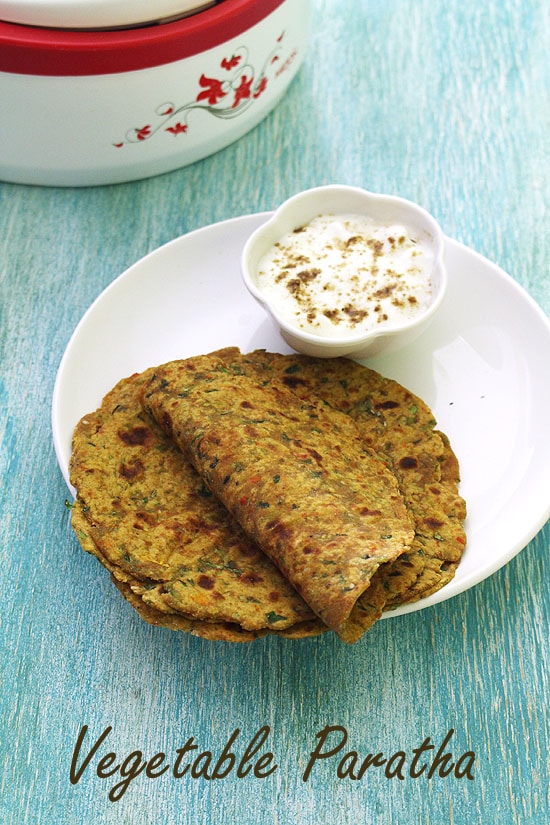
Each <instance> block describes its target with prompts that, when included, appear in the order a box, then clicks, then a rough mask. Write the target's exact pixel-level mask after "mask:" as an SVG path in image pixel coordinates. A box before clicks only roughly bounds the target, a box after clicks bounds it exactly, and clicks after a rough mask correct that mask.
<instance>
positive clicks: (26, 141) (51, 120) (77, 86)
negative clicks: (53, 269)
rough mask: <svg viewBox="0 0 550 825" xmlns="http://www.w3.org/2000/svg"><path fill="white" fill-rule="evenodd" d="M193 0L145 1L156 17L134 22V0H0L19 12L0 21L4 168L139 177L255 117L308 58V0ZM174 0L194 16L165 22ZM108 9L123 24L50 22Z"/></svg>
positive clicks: (61, 175) (185, 158) (91, 19)
mask: <svg viewBox="0 0 550 825" xmlns="http://www.w3.org/2000/svg"><path fill="white" fill-rule="evenodd" d="M198 2H199V0H187V3H186V2H185V0H159V2H156V3H154V2H152V0H141V3H140V4H139V6H138V8H139V12H140V15H141V16H142V18H143V19H144V20H150V19H151V18H150V14H152V13H153V12H152V10H151V9H152V7H154V11H155V13H156V14H158V15H160V16H161V17H162V20H161V21H160V22H158V23H155V24H152V25H151V24H147V25H143V26H139V27H136V26H135V25H134V24H133V23H131V22H130V21H131V20H132V14H134V13H135V7H136V4H137V0H114V3H104V2H100V3H99V5H97V6H96V0H80V5H79V4H78V3H77V0H45V3H44V4H41V3H40V2H39V0H26V2H25V1H24V0H0V17H3V18H6V17H7V15H8V14H11V15H12V17H11V19H10V20H9V22H8V21H7V20H6V19H2V20H0V105H1V109H2V116H1V121H2V124H1V128H0V179H2V180H5V181H11V182H15V183H26V184H38V185H53V186H88V185H99V184H109V183H119V182H124V181H130V180H136V179H139V178H144V177H149V176H151V175H156V174H160V173H163V172H168V171H171V170H173V169H177V168H179V167H181V166H185V165H187V164H190V163H193V162H195V161H197V160H200V159H201V158H204V157H206V156H207V155H210V154H212V153H213V152H216V151H218V150H220V149H222V148H224V147H226V146H228V145H229V144H230V143H232V142H233V141H235V140H237V139H238V138H240V137H241V136H242V135H244V134H245V133H246V132H248V131H249V130H250V129H252V128H253V127H254V126H256V125H257V124H258V123H259V122H260V121H261V120H262V119H263V118H264V117H265V116H266V115H267V114H268V113H269V112H270V111H271V110H272V109H273V108H274V107H275V105H276V104H277V103H278V101H279V100H280V99H281V97H282V95H283V94H284V92H285V91H286V89H287V88H288V86H289V84H290V82H291V81H292V79H293V78H294V76H295V75H296V72H297V71H298V68H299V67H300V65H301V63H302V60H303V58H304V54H305V49H306V45H307V40H308V34H309V25H310V13H311V10H310V5H311V4H310V1H309V0H221V2H218V3H215V4H214V5H210V6H208V7H207V8H203V6H204V2H205V0H203V2H201V3H200V5H201V10H198V11H196V7H197V4H198ZM21 4H22V5H21ZM174 4H175V5H174ZM64 6H68V7H69V8H71V9H72V16H66V17H65V16H64V15H63V7H64ZM143 6H145V7H149V16H147V10H146V8H143ZM10 7H17V8H19V9H20V10H21V8H22V10H23V12H24V13H25V17H24V19H22V20H21V22H18V21H17V20H15V22H12V21H13V20H14V16H17V15H15V12H14V11H13V8H12V9H11V10H10ZM107 7H108V8H109V9H110V16H107V17H103V18H102V17H101V14H100V12H101V8H104V11H105V8H107ZM178 7H179V8H180V9H181V12H182V14H185V15H186V16H184V17H181V18H178V19H175V20H173V19H172V20H169V21H168V22H163V21H164V20H165V19H166V16H167V15H170V16H173V15H174V14H175V9H176V8H178ZM44 8H49V11H50V17H48V16H46V17H44ZM129 8H130V12H129V11H128V9H129ZM194 9H195V13H193V10H194ZM67 14H68V13H67ZM116 14H118V17H117V16H116ZM40 15H42V16H40ZM56 15H57V16H56ZM98 15H99V16H98ZM102 19H107V20H109V22H110V24H113V25H114V24H115V22H116V21H119V25H121V26H122V28H117V29H108V30H98V29H97V28H82V29H78V30H77V29H69V28H65V29H63V28H61V27H58V28H53V27H52V28H49V27H48V28H47V27H46V25H50V24H51V23H52V22H53V21H54V20H61V21H67V20H71V21H72V23H73V24H75V23H76V24H81V25H82V26H88V25H92V24H93V25H95V26H97V25H99V22H100V21H101V20H102ZM29 21H30V22H29ZM34 21H38V22H39V23H40V25H33V24H32V23H33V22H34ZM45 24H46V25H45ZM58 25H59V24H58ZM130 26H133V27H130Z"/></svg>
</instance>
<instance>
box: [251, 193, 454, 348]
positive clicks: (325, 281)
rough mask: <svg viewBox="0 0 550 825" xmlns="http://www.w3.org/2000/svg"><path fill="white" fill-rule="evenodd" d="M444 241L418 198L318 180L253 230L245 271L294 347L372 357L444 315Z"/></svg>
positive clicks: (253, 292)
mask: <svg viewBox="0 0 550 825" xmlns="http://www.w3.org/2000/svg"><path fill="white" fill-rule="evenodd" d="M444 245H445V244H444V235H443V232H442V231H441V228H440V227H439V225H438V224H437V222H436V221H435V219H434V218H433V217H432V216H431V215H430V214H429V213H428V212H426V211H425V210H424V209H423V208H422V207H420V206H418V205H417V204H415V203H413V202H411V201H408V200H405V199H403V198H399V197H396V196H392V195H380V194H374V193H372V192H368V191H367V190H365V189H360V188H357V187H354V186H339V185H329V186H320V187H317V188H314V189H308V190H306V191H304V192H300V193H299V194H297V195H294V196H293V197H291V198H290V199H289V200H287V201H285V202H284V203H283V204H282V205H281V206H280V207H279V208H278V209H277V210H276V211H275V212H274V213H273V215H272V216H271V217H270V218H269V219H268V220H267V222H266V223H264V224H262V226H260V227H259V228H258V229H257V230H256V231H255V232H254V233H253V234H252V235H251V236H250V238H249V239H248V241H247V242H246V244H245V247H244V249H243V253H242V258H241V272H242V277H243V281H244V284H245V286H246V288H247V289H248V291H249V292H250V294H251V295H252V296H253V297H254V298H255V299H256V300H257V301H258V302H259V303H260V304H261V305H262V306H263V307H264V308H265V309H266V311H267V312H268V313H269V314H270V316H271V317H272V319H273V321H274V323H275V324H276V325H277V326H278V328H279V330H280V332H281V335H282V336H283V338H284V339H285V341H286V342H287V343H288V344H289V345H290V346H291V347H292V348H293V349H295V350H297V351H298V352H302V353H305V354H306V355H313V356H318V357H325V358H326V357H336V356H344V355H348V356H355V357H366V356H374V355H378V354H380V353H382V352H388V351H391V350H395V349H398V348H401V347H403V346H406V345H407V344H408V343H410V342H411V341H413V340H414V339H415V338H416V337H417V336H418V335H420V334H421V333H422V332H423V331H424V330H425V329H426V327H427V326H428V324H429V323H430V321H431V320H432V318H433V317H434V315H435V314H436V313H437V310H438V308H439V306H440V305H441V302H442V301H443V298H444V295H445V290H446V285H447V274H446V270H445V265H444Z"/></svg>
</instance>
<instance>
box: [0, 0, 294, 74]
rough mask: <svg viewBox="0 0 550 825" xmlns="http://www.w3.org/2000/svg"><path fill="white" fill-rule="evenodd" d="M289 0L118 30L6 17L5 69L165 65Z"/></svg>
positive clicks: (0, 40) (0, 35)
mask: <svg viewBox="0 0 550 825" xmlns="http://www.w3.org/2000/svg"><path fill="white" fill-rule="evenodd" d="M283 2H285V0H222V2H221V3H218V4H217V5H215V6H211V7H209V8H207V9H205V10H204V11H199V12H197V13H196V14H193V15H191V16H188V17H183V18H182V19H180V20H175V21H173V22H167V23H160V24H158V25H152V26H144V27H143V28H131V29H117V30H113V31H106V30H102V31H70V30H65V29H53V28H43V27H38V26H28V25H19V24H17V23H9V22H5V21H1V20H0V71H3V72H10V73H12V74H28V75H47V76H57V77H63V76H72V77H75V76H77V77H78V76H83V75H100V74H117V73H120V72H131V71H135V70H138V69H147V68H150V67H152V66H161V65H164V64H166V63H173V62H174V61H176V60H183V59H184V58H186V57H191V56H192V55H195V54H199V53H200V52H203V51H207V50H208V49H212V48H214V47H216V46H219V45H220V44H222V43H224V42H226V41H227V40H230V39H232V38H233V37H237V36H238V35H239V34H241V33H242V32H244V31H246V30H247V29H249V28H251V27H252V26H254V25H256V24H257V23H259V22H260V21H261V20H263V19H264V18H265V17H267V15H269V14H270V13H271V12H273V11H275V9H277V8H278V7H279V6H281V5H282V4H283Z"/></svg>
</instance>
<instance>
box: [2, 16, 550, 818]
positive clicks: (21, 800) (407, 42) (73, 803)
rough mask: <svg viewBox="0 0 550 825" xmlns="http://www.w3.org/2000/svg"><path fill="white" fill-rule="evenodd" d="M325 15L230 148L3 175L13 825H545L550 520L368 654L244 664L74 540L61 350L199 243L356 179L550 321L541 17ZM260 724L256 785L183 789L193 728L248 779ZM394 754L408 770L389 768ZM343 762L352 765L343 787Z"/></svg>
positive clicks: (391, 627)
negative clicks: (521, 291) (142, 596)
mask: <svg viewBox="0 0 550 825" xmlns="http://www.w3.org/2000/svg"><path fill="white" fill-rule="evenodd" d="M314 6H315V15H314V31H313V34H312V39H311V44H310V49H309V52H308V57H307V60H306V62H305V64H304V66H303V67H302V69H301V71H300V73H299V75H298V77H297V78H296V80H295V82H294V83H293V85H292V87H291V89H290V90H289V93H288V94H287V96H286V97H285V98H284V99H283V101H282V102H281V104H280V105H279V107H278V108H277V109H276V111H275V112H273V113H272V115H270V116H269V117H268V118H267V119H266V120H265V121H264V122H263V123H262V124H260V126H258V127H257V128H256V129H255V130H254V131H253V132H251V133H250V134H249V135H247V136H245V137H244V138H242V139H241V140H240V141H239V142H238V143H236V144H235V145H233V146H231V147H229V148H228V149H226V150H224V151H223V152H220V153H219V154H217V155H215V156H213V157H211V158H208V159H206V160H204V161H202V162H200V163H197V164H195V165H193V166H191V167H188V168H185V169H181V170H178V171H176V172H173V173H170V174H168V175H164V176H162V177H158V178H153V179H150V180H145V181H140V182H135V183H130V184H125V185H119V186H111V187H101V188H90V189H81V190H77V189H56V188H51V189H48V188H39V187H26V186H17V185H11V184H0V284H1V313H2V326H1V333H0V335H1V339H0V340H1V347H2V350H1V352H2V355H1V358H2V371H1V375H0V397H1V399H2V413H3V414H2V420H1V422H0V432H1V434H2V453H1V462H2V487H1V489H0V497H1V499H0V500H1V522H0V525H1V531H2V545H1V553H2V556H1V564H0V576H1V584H0V610H1V628H0V634H1V635H0V639H1V641H0V644H1V651H2V663H1V667H2V674H1V677H0V678H1V688H0V690H1V701H2V704H1V709H0V714H1V715H0V725H1V727H0V735H1V742H0V746H1V754H0V793H1V795H0V821H1V822H2V823H6V825H21V824H22V823H41V824H42V825H58V824H59V825H73V823H74V825H82V823H89V822H93V823H94V825H96V823H105V824H106V825H107V824H110V823H117V825H120V823H128V825H150V823H163V825H201V824H202V823H205V825H206V823H208V825H217V824H218V823H223V825H248V823H251V824H252V823H255V824H256V825H267V823H280V824H281V825H283V823H284V825H293V824H294V823H301V825H318V823H338V825H340V823H342V825H343V824H344V823H345V824H346V825H347V823H349V824H350V825H351V824H352V823H353V825H367V824H368V825H371V823H377V825H378V823H380V825H386V823H400V824H401V823H405V822H406V823H422V824H423V825H424V823H426V824H427V823H430V824H431V825H440V823H443V822H449V823H453V825H477V823H479V825H482V824H483V825H485V823H492V825H513V824H515V823H517V825H545V823H546V822H548V821H549V820H548V811H549V809H550V802H549V797H548V787H549V783H548V778H549V772H548V750H547V743H548V733H549V722H548V698H549V696H548V627H549V619H550V617H549V605H550V600H549V597H548V581H549V572H550V569H549V562H548V549H549V544H550V525H546V526H545V527H544V529H543V530H541V532H540V533H539V534H538V536H537V537H536V538H535V539H534V540H533V541H532V542H531V543H530V544H529V545H528V547H527V548H526V549H525V550H524V551H523V552H522V553H521V554H520V555H519V556H517V557H516V558H515V559H513V560H512V561H511V562H510V563H509V564H508V565H507V566H506V567H505V568H504V569H502V570H500V571H499V572H498V573H496V574H495V575H494V576H492V577H491V578H489V579H487V580H486V581H484V582H482V583H481V584H479V585H478V586H476V587H475V588H473V589H471V590H470V591H468V592H466V593H464V594H462V595H460V596H457V597H456V598H454V599H452V600H450V601H447V602H445V603H443V604H440V605H438V606H435V607H432V608H429V609H426V610H424V611H421V612H417V613H413V614H410V615H406V616H401V617H396V618H393V619H390V620H387V621H382V622H380V623H378V624H377V625H376V626H375V627H374V628H373V630H372V631H371V632H369V633H368V635H367V636H366V637H365V638H364V639H363V640H362V641H361V642H360V643H359V644H358V645H356V646H354V647H347V646H345V645H343V644H341V643H340V642H338V641H337V640H336V639H335V638H333V637H332V636H331V635H327V636H326V637H323V638H321V639H316V640H309V641H303V642H300V643H296V644H289V643H288V642H285V641H283V640H277V639H267V640H262V641H259V642H256V643H254V644H253V645H249V646H246V645H245V646H231V645H226V644H211V643H207V642H205V641H201V640H199V639H195V638H191V637H189V636H184V635H181V634H177V633H173V632H171V631H168V630H158V629H154V628H151V627H149V626H147V625H145V624H144V623H142V622H141V621H140V620H139V619H138V618H137V616H136V615H134V613H133V611H132V610H131V608H129V607H128V606H127V605H126V604H125V603H123V602H122V600H121V599H120V597H119V596H118V594H117V593H116V591H115V589H114V588H113V586H112V585H111V583H110V582H109V580H108V577H107V576H106V575H105V574H104V571H102V570H101V568H100V567H99V565H98V563H97V562H96V561H95V560H94V559H92V558H90V557H88V556H87V555H85V554H84V553H83V552H82V551H81V549H80V547H79V545H78V543H77V542H76V539H75V538H74V536H73V534H72V531H71V528H70V524H69V511H68V510H67V508H66V507H65V505H64V501H65V499H66V497H67V490H66V488H65V486H64V482H63V479H62V477H61V473H60V472H59V469H58V467H57V464H56V461H55V455H54V450H53V445H52V438H51V429H50V405H51V398H52V391H53V385H54V380H55V375H56V371H57V367H58V365H59V361H60V359H61V356H62V354H63V351H64V348H65V346H66V344H67V341H68V339H69V337H70V335H71V333H72V331H73V329H74V327H75V326H76V324H77V322H78V321H79V319H80V317H81V316H82V314H83V313H84V312H85V310H86V309H87V308H88V306H89V305H90V303H91V302H92V301H93V299H94V298H95V297H96V296H97V295H98V294H99V293H100V292H101V290H102V289H103V288H104V287H105V286H106V285H107V284H109V283H110V282H111V281H112V280H113V279H114V278H115V277H116V276H117V275H119V274H120V273H121V272H123V271H124V270H125V269H126V268H127V267H128V266H129V265H131V264H132V263H134V262H135V261H137V260H138V259H139V258H141V257H142V256H143V255H144V254H145V253H147V252H149V251H151V250H153V249H155V248H156V247H158V246H160V245H161V244H163V243H165V242H166V241H169V240H171V239H172V238H175V237H177V236H179V235H181V234H183V233H185V232H187V231H189V230H192V229H195V228H197V227H200V226H203V225H206V224H210V223H213V222H215V221H218V220H223V219H225V218H230V217H233V216H236V215H242V214H247V213H252V212H256V211H263V210H267V209H271V208H273V207H275V206H276V205H277V204H278V203H279V202H280V201H281V200H282V199H284V198H285V197H287V196H288V195H290V194H292V193H294V192H295V191H297V190H299V189H302V188H306V187H308V186H312V185H318V184H321V183H329V182H342V183H350V184H356V185H360V186H364V187H366V188H368V189H371V190H374V191H382V192H391V193H395V194H400V195H402V196H404V197H409V198H412V199H414V200H416V201H417V202H419V203H421V204H422V205H423V206H425V207H426V208H427V209H428V210H430V211H431V212H432V213H433V214H434V215H435V216H436V218H437V219H438V220H439V221H440V223H441V225H442V227H443V229H444V231H445V232H446V233H447V234H448V235H449V236H451V237H453V238H455V239H457V240H458V241H461V242H463V243H465V244H467V245H468V246H471V247H473V248H474V249H476V250H477V251H478V252H480V253H482V254H483V255H485V256H486V257H488V258H489V259H491V260H493V261H494V262H495V263H497V264H499V265H500V266H502V267H503V269H504V270H506V271H507V272H508V273H510V275H511V276H512V277H513V278H515V279H516V280H517V281H518V282H519V283H520V284H521V285H523V286H524V287H525V288H526V289H527V290H528V292H529V293H530V294H531V295H532V297H533V298H534V299H535V300H536V301H537V302H538V303H539V304H540V306H541V307H542V308H543V309H544V310H545V311H546V312H547V313H548V312H549V310H550V277H549V266H548V264H549V255H548V223H547V216H546V217H545V209H546V208H547V206H548V192H549V189H548V183H549V180H548V158H549V143H548V134H549V129H548V127H549V118H548V115H549V104H548V96H547V89H548V80H549V78H548V58H547V54H548V47H549V43H548V30H549V29H548V23H549V20H548V11H547V9H546V7H545V4H544V3H542V2H538V0H524V2H517V0H502V1H501V0H498V2H497V0H481V2H479V0H477V2H474V0H462V2H458V0H450V2H449V1H447V2H442V0H435V2H428V0H417V1H416V2H412V0H384V2H381V0H371V2H368V3H367V2H364V3H363V2H352V1H351V0H314ZM37 128H40V126H39V124H37ZM0 140H1V137H0ZM83 726H88V734H87V738H86V739H85V741H84V745H83V750H82V754H81V757H80V761H81V760H82V758H83V753H84V751H85V750H86V749H87V748H89V747H91V745H92V743H93V742H94V741H95V740H97V739H98V737H100V735H101V734H103V733H104V732H105V731H106V730H107V729H108V728H111V730H110V732H109V733H108V734H107V737H106V739H105V742H104V743H103V744H102V745H101V746H100V748H99V751H98V753H97V754H96V755H95V756H94V757H93V758H92V760H91V762H90V764H89V767H88V768H87V770H86V771H85V772H84V774H83V776H82V778H81V779H80V780H79V782H78V783H77V784H71V782H70V768H71V760H72V758H73V753H74V749H75V745H76V742H77V737H78V735H79V732H80V731H81V729H82V728H83ZM266 726H267V727H268V728H269V735H268V737H267V739H266V740H265V742H263V743H262V744H260V745H259V749H258V751H257V753H256V756H255V757H254V758H253V759H252V760H251V761H249V762H247V763H246V764H245V765H243V766H241V767H242V771H244V770H245V768H246V767H247V766H248V767H249V768H250V770H249V771H248V772H247V773H246V775H245V776H243V777H242V778H241V777H239V776H238V775H237V767H235V768H234V769H233V770H232V771H231V772H230V773H229V774H228V775H227V776H226V777H225V778H223V779H217V780H207V779H206V778H205V777H204V774H202V775H200V776H198V777H197V778H194V777H193V776H192V775H191V772H190V770H189V771H187V773H186V774H185V775H183V776H182V777H181V778H176V777H175V776H174V774H173V766H174V763H175V762H176V759H177V755H178V754H177V749H178V748H179V749H182V748H184V746H185V744H186V743H187V742H188V740H189V739H190V737H194V744H196V745H197V748H198V749H197V750H196V751H194V752H193V753H194V754H195V756H196V755H197V754H199V753H200V752H202V751H210V752H211V753H212V765H213V764H214V762H215V761H216V759H218V757H219V755H220V754H221V752H222V750H223V748H224V746H225V745H226V743H227V741H228V739H229V738H230V737H231V735H232V734H233V732H234V731H235V730H237V729H238V730H239V734H238V736H237V738H236V740H235V743H234V752H235V755H236V761H237V765H238V761H239V760H240V759H241V758H242V756H243V754H244V753H245V750H246V747H247V746H248V745H249V743H250V742H251V740H253V739H254V737H257V738H256V740H255V741H256V744H258V743H260V740H261V731H262V729H264V728H265V727H266ZM326 726H333V727H334V731H332V733H329V734H327V737H328V739H327V743H326V745H325V747H326V748H328V747H329V745H331V744H332V746H334V747H335V746H336V743H337V741H338V739H339V737H340V736H341V735H342V734H343V730H345V731H346V732H347V735H348V741H347V743H346V745H345V746H344V747H343V748H342V750H341V751H340V754H339V756H337V757H332V758H327V759H325V760H322V761H317V762H316V763H315V765H314V766H313V768H312V770H311V774H310V775H309V778H308V779H307V781H304V779H303V776H304V772H305V771H306V768H307V764H308V760H309V758H310V752H311V751H313V750H314V749H315V746H316V744H317V743H318V741H319V739H318V738H317V737H318V734H319V733H320V732H321V731H323V729H325V727H326ZM450 731H453V733H452V734H451V738H450V739H448V747H447V750H448V751H452V753H453V759H452V761H453V762H455V763H456V762H457V761H459V760H460V759H461V757H463V758H462V760H461V761H460V762H459V767H458V773H459V774H460V773H461V771H463V772H464V773H463V775H459V776H457V775H456V774H455V772H454V771H453V772H451V774H450V775H449V776H447V777H441V776H439V775H438V774H436V775H434V776H432V777H431V778H429V777H428V775H427V773H428V770H427V769H426V770H425V771H424V772H423V773H422V774H421V775H420V776H418V777H412V776H411V775H410V766H411V761H412V759H413V757H414V749H415V748H416V749H418V748H420V747H421V746H422V744H423V743H425V742H426V739H427V738H428V737H430V743H428V744H432V745H434V748H435V751H437V749H438V748H439V747H440V745H441V744H442V743H443V742H444V740H445V737H446V736H447V735H448V734H449V732H450ZM258 736H259V738H258ZM136 750H139V751H141V752H142V754H143V760H149V759H151V758H152V757H153V756H154V755H155V754H156V753H158V752H161V751H162V752H164V753H165V754H166V764H170V766H171V769H170V771H167V772H165V773H163V774H162V775H160V776H158V777H156V778H150V777H148V776H147V775H146V774H145V773H141V774H140V775H139V776H137V777H136V778H135V779H134V780H133V781H131V782H130V783H129V787H128V788H127V790H124V787H121V788H119V793H120V792H121V791H124V792H123V793H122V796H121V798H120V799H119V800H118V801H114V802H113V801H110V800H109V796H108V794H109V792H110V791H111V789H112V788H113V786H115V785H116V784H117V782H120V781H121V777H120V775H118V778H117V777H116V776H112V777H110V778H109V777H107V778H101V777H99V776H98V774H97V766H98V762H99V759H100V757H101V756H103V755H104V754H106V753H107V752H108V751H114V752H116V754H117V763H116V764H120V763H121V762H122V761H123V760H124V759H126V757H128V756H129V755H130V754H131V753H132V752H134V751H136ZM268 751H269V752H272V753H273V760H274V761H273V763H271V764H272V765H274V764H276V765H277V769H276V770H274V771H273V772H272V773H270V774H269V775H268V776H265V777H263V778H262V777H258V776H255V775H254V764H255V760H256V759H257V758H259V757H260V756H261V754H262V753H264V752H268ZM350 751H355V752H356V753H357V759H359V760H362V759H364V758H365V757H366V756H367V755H368V754H369V753H372V754H376V753H379V752H381V753H383V754H384V755H385V757H386V758H388V759H390V758H391V757H392V756H393V755H395V754H398V753H399V752H403V753H404V756H403V757H402V758H401V757H399V756H395V757H394V759H393V760H392V762H391V767H390V768H389V771H387V772H389V774H390V776H388V775H386V773H385V769H384V768H383V767H382V768H377V767H371V768H369V769H368V770H367V771H366V773H365V774H364V776H363V778H362V779H356V780H354V779H352V778H350V777H349V771H348V774H347V775H342V776H339V775H338V772H337V769H338V763H339V761H340V759H341V758H342V757H343V756H344V753H345V752H350ZM435 751H430V752H428V751H426V758H427V755H428V753H430V754H432V756H433V753H435ZM469 752H473V753H474V754H475V763H474V766H473V776H474V778H473V779H469V778H468V776H467V775H466V773H467V767H468V757H467V754H468V753H469ZM185 758H186V757H185V755H182V756H181V758H180V763H179V768H182V766H183V765H184V764H185V761H183V760H184V759H185ZM402 760H404V761H403V765H404V767H403V768H402V770H403V776H404V778H403V779H401V778H400V777H399V776H398V775H392V774H394V773H396V772H397V770H398V767H399V764H401V761H402ZM206 763H207V759H206V757H203V759H202V762H201V764H202V768H203V770H204V767H205V765H206ZM352 763H353V759H352V757H348V759H347V760H346V762H345V764H344V766H343V767H342V768H341V773H342V772H343V773H344V774H345V773H346V766H347V768H348V769H349V768H350V766H351V765H352ZM79 764H80V762H79ZM418 764H420V763H417V767H418ZM126 766H127V768H128V770H130V768H131V761H130V762H127V763H126ZM448 766H449V763H447V767H448ZM195 770H196V771H199V772H200V765H199V766H197V767H196V768H195ZM151 771H152V772H153V773H154V772H155V771H154V770H153V769H151ZM114 793H115V796H116V791H115V792H114Z"/></svg>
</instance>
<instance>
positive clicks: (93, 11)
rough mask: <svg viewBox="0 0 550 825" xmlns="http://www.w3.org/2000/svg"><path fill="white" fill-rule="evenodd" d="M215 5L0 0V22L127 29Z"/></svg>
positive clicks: (156, 0) (155, 0) (182, 0)
mask: <svg viewBox="0 0 550 825" xmlns="http://www.w3.org/2000/svg"><path fill="white" fill-rule="evenodd" d="M215 2H216V0H0V20H4V21H5V22H7V23H20V24H23V25H27V26H40V27H44V28H53V29H113V28H130V27H132V26H140V25H143V24H145V23H151V22H153V21H157V20H158V21H161V20H162V21H166V20H173V19H177V18H179V17H184V16H185V15H187V14H192V13H193V12H195V11H200V10H201V9H204V8H207V7H208V6H213V5H214V3H215ZM218 2H219V0H218ZM222 2H223V0H222Z"/></svg>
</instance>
